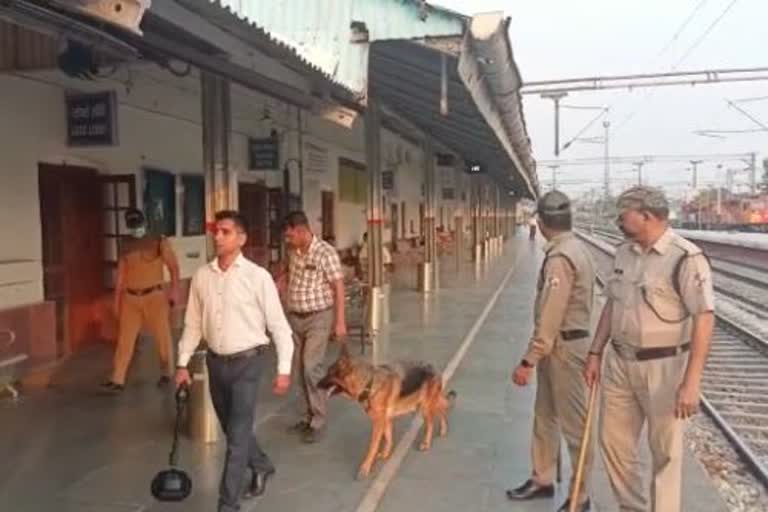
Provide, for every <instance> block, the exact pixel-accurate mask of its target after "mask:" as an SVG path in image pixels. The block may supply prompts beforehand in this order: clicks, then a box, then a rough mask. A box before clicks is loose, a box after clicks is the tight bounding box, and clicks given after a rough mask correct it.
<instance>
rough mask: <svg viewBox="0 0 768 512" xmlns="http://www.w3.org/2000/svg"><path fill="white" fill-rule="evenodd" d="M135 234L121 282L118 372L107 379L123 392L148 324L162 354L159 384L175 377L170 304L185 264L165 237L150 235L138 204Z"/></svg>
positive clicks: (131, 213)
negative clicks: (166, 284)
mask: <svg viewBox="0 0 768 512" xmlns="http://www.w3.org/2000/svg"><path fill="white" fill-rule="evenodd" d="M125 223H126V225H127V226H128V229H129V230H130V232H131V236H132V238H131V239H129V240H126V241H124V242H123V243H122V246H121V253H120V260H119V262H118V266H117V282H116V284H115V311H116V313H117V316H118V337H117V348H116V350H115V356H114V361H113V370H112V377H111V378H110V380H109V381H107V382H106V383H104V384H103V386H102V387H103V388H104V389H105V390H106V391H109V392H113V393H119V392H121V391H122V390H123V388H124V386H125V376H126V373H127V371H128V366H129V365H130V364H131V359H132V358H133V352H134V348H135V345H136V338H137V336H138V335H139V332H140V331H141V329H142V327H146V328H147V330H148V331H149V333H150V334H151V335H152V338H153V339H154V340H155V344H156V346H157V352H158V355H159V356H160V380H159V381H158V386H163V385H165V384H167V383H168V382H170V375H171V374H170V372H171V367H170V366H169V365H170V363H169V360H170V353H171V326H170V307H169V303H170V304H174V303H175V302H177V301H178V288H179V265H178V263H177V261H176V255H175V254H174V252H173V249H172V248H171V245H170V243H169V242H168V240H167V239H166V238H165V237H158V236H152V235H148V234H147V228H146V222H145V220H144V214H143V213H142V212H141V211H139V210H136V209H131V210H128V211H127V212H126V213H125ZM164 266H165V267H168V272H169V274H170V276H171V288H170V292H169V293H168V294H166V293H165V291H164V290H163V280H164V279H163V267H164Z"/></svg>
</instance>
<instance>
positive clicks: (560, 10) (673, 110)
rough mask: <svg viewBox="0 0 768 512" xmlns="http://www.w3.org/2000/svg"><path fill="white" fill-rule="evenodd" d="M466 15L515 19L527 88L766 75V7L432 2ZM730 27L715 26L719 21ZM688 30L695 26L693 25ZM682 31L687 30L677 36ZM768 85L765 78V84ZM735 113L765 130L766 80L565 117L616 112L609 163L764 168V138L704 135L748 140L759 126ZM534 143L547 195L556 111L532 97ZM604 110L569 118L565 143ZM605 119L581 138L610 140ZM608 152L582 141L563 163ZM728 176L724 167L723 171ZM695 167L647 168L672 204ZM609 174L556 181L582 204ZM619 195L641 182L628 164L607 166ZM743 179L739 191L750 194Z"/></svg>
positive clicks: (712, 174)
mask: <svg viewBox="0 0 768 512" xmlns="http://www.w3.org/2000/svg"><path fill="white" fill-rule="evenodd" d="M434 3H436V4H439V5H442V6H445V7H448V8H451V9H454V10H456V11H459V12H463V13H465V14H470V15H471V14H476V13H480V12H487V11H503V12H504V13H505V14H506V15H507V16H509V17H510V18H511V23H510V37H511V41H512V51H513V53H514V56H515V60H516V62H517V64H518V67H519V69H520V73H521V75H522V77H523V81H524V82H528V81H537V80H550V79H562V78H574V77H586V76H606V75H608V76H609V75H620V74H636V73H660V72H669V71H672V70H676V71H694V70H696V71H698V70H705V69H706V70H710V69H725V68H744V67H762V66H766V67H768V52H766V49H767V47H768V41H766V34H768V28H767V27H766V24H768V1H766V0H642V1H638V0H435V1H434ZM720 16H722V18H721V19H720V21H719V22H717V23H715V21H716V20H717V18H719V17H720ZM686 21H687V23H686ZM681 29H682V30H681ZM765 76H768V73H766V74H765ZM762 97H766V99H764V100H758V101H749V102H743V103H742V102H738V103H737V104H738V105H739V106H740V107H742V108H743V109H745V110H746V111H747V112H748V113H749V114H750V115H752V116H753V117H755V118H756V119H757V120H758V121H762V122H765V123H766V124H768V80H767V81H759V82H744V83H728V84H713V85H700V86H696V87H691V86H687V85H686V86H671V87H658V88H652V89H638V90H635V91H626V90H616V91H589V92H574V93H571V94H570V95H569V96H568V97H567V98H565V99H564V100H563V101H562V104H563V105H564V106H589V107H610V110H609V113H608V115H607V119H608V120H609V121H610V123H611V129H610V132H609V153H610V154H611V155H612V156H633V155H675V154H678V155H679V154H707V155H709V154H716V153H751V152H756V153H757V154H758V177H759V176H760V175H761V174H762V166H761V165H760V162H761V161H762V158H764V157H768V131H763V132H757V133H746V134H736V135H730V134H729V135H728V136H727V137H725V138H711V137H703V136H700V135H696V134H694V133H693V132H694V131H696V130H713V129H717V130H745V129H753V128H757V127H758V126H757V125H756V124H755V123H753V122H752V121H750V120H749V119H748V118H747V117H746V116H744V115H743V114H741V113H739V112H738V111H737V110H735V109H734V108H732V107H730V106H729V105H728V103H727V102H726V99H730V100H734V101H735V100H742V99H746V98H762ZM523 104H524V112H525V118H526V123H527V126H528V133H529V136H530V138H531V141H532V145H533V151H534V156H535V158H536V159H537V161H540V162H545V163H544V164H543V165H542V164H539V180H540V183H541V185H542V189H543V190H546V189H548V188H549V187H550V186H551V183H552V170H551V169H550V168H548V167H547V165H546V161H548V160H553V159H555V155H554V109H553V104H552V101H551V100H545V99H542V98H539V97H537V96H527V95H526V96H524V100H523ZM599 112H600V111H599V110H597V111H593V110H576V109H570V108H565V109H563V110H562V111H561V132H560V133H561V135H560V136H561V144H563V143H565V142H566V141H568V140H571V139H572V138H573V137H574V136H575V135H576V134H577V132H579V131H580V130H581V129H582V128H584V127H585V126H586V125H587V124H588V123H589V121H590V120H591V119H592V118H594V117H595V116H596V115H598V114H599ZM603 135H604V128H603V127H602V120H600V121H598V122H596V123H595V124H594V126H593V127H592V128H591V129H589V130H588V131H587V132H586V133H584V134H583V136H582V137H602V136H603ZM604 150H605V146H604V144H602V143H586V142H576V143H574V144H573V145H572V146H570V147H569V148H568V149H567V150H565V151H561V154H560V160H563V161H565V160H568V159H572V158H582V157H601V158H602V156H603V154H604ZM718 165H720V168H718ZM690 167H691V165H690V164H689V163H687V162H679V163H674V162H673V163H659V162H655V163H654V162H651V163H647V164H646V165H645V166H644V167H643V179H644V181H645V182H646V183H649V184H652V185H657V186H663V187H664V188H665V189H666V190H668V191H669V192H670V194H673V195H682V194H684V193H686V192H689V189H690V186H691V181H692V172H691V171H690ZM746 167H747V163H745V162H743V161H740V160H738V159H736V160H724V159H723V160H722V161H711V162H704V163H702V164H700V165H699V166H698V168H699V185H700V186H708V185H713V184H715V183H722V184H724V183H725V174H726V170H727V169H728V168H734V169H744V168H746ZM602 177H603V164H599V165H596V166H594V167H589V166H587V167H585V166H579V167H575V166H569V165H567V162H562V165H561V167H560V168H559V169H558V171H557V180H558V188H560V189H562V190H564V191H566V192H569V193H571V194H574V195H578V194H584V193H587V192H588V191H589V190H590V189H592V188H595V189H597V188H599V189H600V190H602ZM611 177H612V180H611V181H612V188H614V189H619V190H621V189H623V188H626V187H628V186H630V185H632V184H634V183H636V182H637V173H635V172H634V171H633V166H632V165H631V164H613V165H612V166H611ZM747 180H748V174H747V173H737V174H736V178H735V181H736V183H737V185H738V183H739V182H740V181H741V182H743V183H744V184H746V183H747Z"/></svg>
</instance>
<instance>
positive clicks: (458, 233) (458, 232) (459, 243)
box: [453, 209, 466, 271]
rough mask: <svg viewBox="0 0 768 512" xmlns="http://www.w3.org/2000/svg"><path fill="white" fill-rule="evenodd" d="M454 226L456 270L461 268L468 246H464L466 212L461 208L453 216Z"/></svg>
mask: <svg viewBox="0 0 768 512" xmlns="http://www.w3.org/2000/svg"><path fill="white" fill-rule="evenodd" d="M453 226H454V233H455V236H454V238H455V239H456V241H455V246H454V248H453V250H454V251H455V252H456V270H457V271H458V270H460V269H461V265H462V263H464V252H465V251H466V248H465V247H464V214H463V213H462V212H461V211H460V210H458V209H457V210H456V216H455V217H454V218H453Z"/></svg>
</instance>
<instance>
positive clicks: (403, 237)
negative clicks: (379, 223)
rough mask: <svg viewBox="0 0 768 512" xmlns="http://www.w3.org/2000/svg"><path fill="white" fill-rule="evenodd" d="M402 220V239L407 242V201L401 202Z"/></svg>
mask: <svg viewBox="0 0 768 512" xmlns="http://www.w3.org/2000/svg"><path fill="white" fill-rule="evenodd" d="M400 218H401V219H402V226H403V231H402V234H401V235H400V238H402V239H403V240H405V239H406V238H408V232H407V231H406V228H405V220H406V219H405V218H406V215H405V201H401V202H400Z"/></svg>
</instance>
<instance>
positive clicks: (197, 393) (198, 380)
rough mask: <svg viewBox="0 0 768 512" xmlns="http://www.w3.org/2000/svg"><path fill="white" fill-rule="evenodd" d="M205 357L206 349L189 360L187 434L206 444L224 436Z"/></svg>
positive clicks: (194, 439)
mask: <svg viewBox="0 0 768 512" xmlns="http://www.w3.org/2000/svg"><path fill="white" fill-rule="evenodd" d="M205 357H206V351H205V350H198V351H197V352H195V354H194V355H193V356H192V359H191V360H190V362H189V373H190V375H191V376H192V387H191V389H190V392H189V402H188V404H187V434H188V435H189V437H190V438H191V439H192V440H193V441H197V442H199V443H204V444H206V443H215V442H217V441H218V440H219V439H221V438H222V437H223V436H222V432H221V427H220V426H219V420H218V418H217V417H216V411H215V410H214V408H213V401H212V400H211V393H210V391H209V390H208V365H206V364H205Z"/></svg>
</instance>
